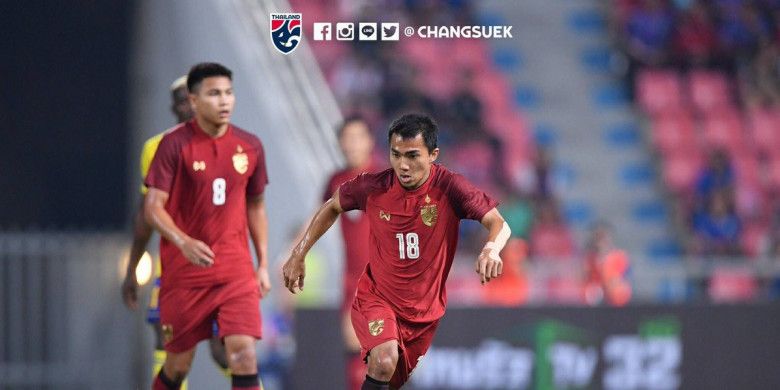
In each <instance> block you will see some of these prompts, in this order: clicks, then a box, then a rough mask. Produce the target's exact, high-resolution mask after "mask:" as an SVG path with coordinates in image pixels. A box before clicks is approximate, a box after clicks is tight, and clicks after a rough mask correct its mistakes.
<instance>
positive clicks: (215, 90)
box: [190, 76, 236, 126]
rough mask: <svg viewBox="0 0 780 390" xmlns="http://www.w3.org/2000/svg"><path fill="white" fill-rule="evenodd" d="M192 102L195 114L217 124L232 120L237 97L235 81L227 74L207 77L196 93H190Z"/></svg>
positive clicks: (224, 123)
mask: <svg viewBox="0 0 780 390" xmlns="http://www.w3.org/2000/svg"><path fill="white" fill-rule="evenodd" d="M190 103H191V104H192V108H193V109H194V110H195V115H196V116H198V117H199V118H200V119H202V120H203V121H205V122H207V123H210V124H212V125H215V126H221V125H226V124H228V122H230V115H231V114H232V113H233V106H234V105H235V103H236V97H235V96H234V95H233V83H232V82H231V81H230V79H229V78H227V77H225V76H214V77H206V78H205V79H203V81H202V82H201V83H200V87H199V88H197V90H196V91H195V93H191V94H190Z"/></svg>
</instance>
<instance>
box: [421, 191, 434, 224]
mask: <svg viewBox="0 0 780 390" xmlns="http://www.w3.org/2000/svg"><path fill="white" fill-rule="evenodd" d="M425 203H426V205H425V206H423V207H422V208H421V209H420V217H421V218H422V221H423V223H424V224H425V225H426V226H433V225H435V224H436V220H437V219H439V211H438V210H437V209H436V205H435V204H430V203H431V197H430V196H428V195H425Z"/></svg>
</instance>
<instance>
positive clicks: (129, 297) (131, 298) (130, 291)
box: [122, 274, 138, 310]
mask: <svg viewBox="0 0 780 390" xmlns="http://www.w3.org/2000/svg"><path fill="white" fill-rule="evenodd" d="M122 300H123V301H124V302H125V306H127V307H128V308H130V309H132V310H135V309H138V282H136V280H135V275H132V274H128V275H127V276H126V277H125V281H124V282H122Z"/></svg>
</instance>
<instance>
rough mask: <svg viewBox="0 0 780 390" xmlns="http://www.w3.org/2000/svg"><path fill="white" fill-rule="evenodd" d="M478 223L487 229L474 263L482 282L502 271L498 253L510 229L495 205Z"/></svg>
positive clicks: (502, 267)
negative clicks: (486, 235)
mask: <svg viewBox="0 0 780 390" xmlns="http://www.w3.org/2000/svg"><path fill="white" fill-rule="evenodd" d="M480 223H481V224H482V226H484V227H485V228H486V229H487V230H488V239H487V242H486V243H485V246H484V247H483V248H482V252H480V254H479V257H477V264H476V271H477V273H478V274H479V276H480V278H481V279H482V283H483V284H484V283H487V282H489V281H490V280H491V279H493V278H497V277H498V276H499V275H501V273H502V272H503V269H504V263H503V262H502V261H501V257H500V256H499V253H501V250H502V249H504V245H506V241H507V240H508V239H509V236H510V234H511V233H512V231H511V230H510V229H509V225H508V224H507V223H506V221H504V217H502V216H501V213H499V212H498V210H497V209H496V208H495V207H494V208H493V209H491V210H490V211H488V212H487V213H486V214H485V215H484V216H483V217H482V219H481V220H480Z"/></svg>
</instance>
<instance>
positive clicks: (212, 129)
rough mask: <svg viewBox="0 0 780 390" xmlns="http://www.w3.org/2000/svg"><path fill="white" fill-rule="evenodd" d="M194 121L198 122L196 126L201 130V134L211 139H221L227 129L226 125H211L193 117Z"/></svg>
mask: <svg viewBox="0 0 780 390" xmlns="http://www.w3.org/2000/svg"><path fill="white" fill-rule="evenodd" d="M195 121H196V122H198V126H200V128H201V129H203V132H205V133H206V134H208V135H209V136H210V137H212V138H218V137H221V136H222V135H223V134H225V132H226V131H227V129H228V124H227V123H225V124H216V123H211V122H209V121H207V120H205V119H203V118H201V117H195Z"/></svg>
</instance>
